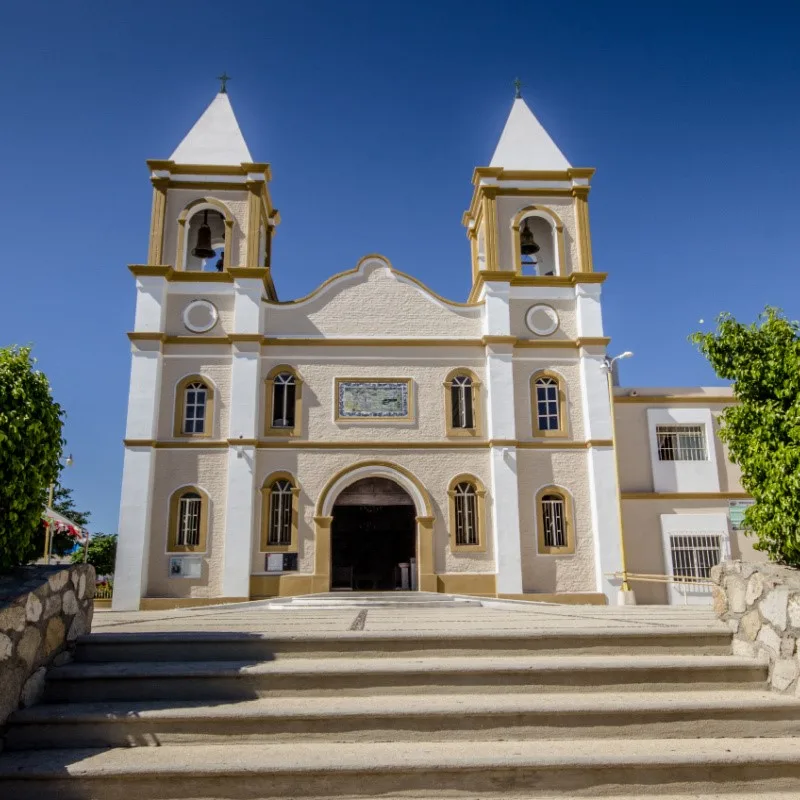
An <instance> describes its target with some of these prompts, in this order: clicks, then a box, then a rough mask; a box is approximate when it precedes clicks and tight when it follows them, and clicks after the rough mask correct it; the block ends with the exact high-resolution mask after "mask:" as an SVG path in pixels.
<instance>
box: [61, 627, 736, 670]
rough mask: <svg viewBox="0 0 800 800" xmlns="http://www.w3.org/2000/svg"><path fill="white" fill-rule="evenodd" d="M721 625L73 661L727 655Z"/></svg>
mask: <svg viewBox="0 0 800 800" xmlns="http://www.w3.org/2000/svg"><path fill="white" fill-rule="evenodd" d="M730 646H731V634H730V631H729V630H727V628H724V627H721V626H720V627H719V628H716V629H714V628H711V627H709V628H708V629H705V630H703V629H699V630H698V629H688V628H687V629H679V628H675V629H670V630H663V631H658V632H654V631H653V630H652V629H650V630H644V629H641V630H638V629H635V628H627V629H624V630H601V631H598V630H593V629H589V628H583V629H582V628H578V627H575V628H572V627H566V626H565V628H564V629H563V630H561V631H552V630H551V631H534V632H530V631H526V632H522V633H513V634H512V633H508V632H505V631H504V632H501V633H498V634H496V635H492V634H490V633H480V634H474V633H471V632H463V633H462V632H456V633H454V632H452V631H449V632H447V633H441V632H440V631H436V630H432V631H428V632H425V633H420V632H402V633H391V634H386V633H371V632H368V631H367V632H365V631H344V632H342V631H336V632H335V633H307V634H296V635H282V636H262V635H259V634H253V633H198V632H194V633H173V632H169V633H166V632H165V633H97V634H92V635H91V636H86V637H81V638H80V639H79V640H78V643H77V648H76V660H78V661H96V662H101V661H107V662H120V661H182V660H190V661H233V660H239V661H248V660H252V661H266V660H270V659H274V658H278V657H280V658H300V657H302V658H320V657H326V658H332V657H350V656H353V655H359V656H369V657H390V656H400V655H407V656H428V655H439V656H441V655H460V656H468V655H474V656H481V655H483V656H486V655H492V656H502V655H512V654H516V655H519V654H521V653H536V654H539V655H545V654H561V653H573V654H587V655H589V654H614V653H620V652H627V653H631V654H633V653H665V654H666V653H669V654H675V653H691V654H696V655H700V654H706V655H712V654H720V655H722V654H725V653H729V652H730Z"/></svg>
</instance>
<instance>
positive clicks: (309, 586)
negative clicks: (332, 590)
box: [250, 572, 328, 600]
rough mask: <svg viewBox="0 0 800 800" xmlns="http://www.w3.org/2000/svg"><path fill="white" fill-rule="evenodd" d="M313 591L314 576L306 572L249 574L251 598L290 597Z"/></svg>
mask: <svg viewBox="0 0 800 800" xmlns="http://www.w3.org/2000/svg"><path fill="white" fill-rule="evenodd" d="M314 591H315V589H314V576H313V575H309V574H307V573H302V572H298V573H295V574H288V573H284V574H283V575H251V576H250V597H251V598H252V599H253V600H260V599H262V598H265V597H292V596H294V595H299V594H312V593H313V592H314ZM317 591H328V590H327V589H320V590H317Z"/></svg>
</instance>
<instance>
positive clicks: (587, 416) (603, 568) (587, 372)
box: [580, 348, 622, 604]
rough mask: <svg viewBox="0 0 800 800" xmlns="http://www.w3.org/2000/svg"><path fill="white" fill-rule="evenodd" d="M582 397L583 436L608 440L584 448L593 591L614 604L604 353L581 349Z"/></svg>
mask: <svg viewBox="0 0 800 800" xmlns="http://www.w3.org/2000/svg"><path fill="white" fill-rule="evenodd" d="M580 372H581V399H582V405H583V419H584V426H585V430H586V438H587V439H590V440H595V441H597V440H600V441H602V442H607V444H602V445H599V446H594V447H590V448H589V450H588V451H587V454H586V458H587V465H586V466H587V471H588V476H589V504H590V507H591V515H592V531H593V533H594V536H593V538H594V565H595V583H596V591H598V592H603V593H604V594H605V595H606V597H608V599H609V602H610V603H612V604H614V603H616V596H617V590H618V588H619V586H618V584H619V581H616V582H615V583H612V581H611V580H609V579H608V578H607V577H606V574H607V573H612V572H620V571H621V570H622V554H621V551H620V518H619V501H618V494H619V485H618V483H617V472H616V468H615V463H614V460H615V459H616V457H617V456H616V452H615V449H614V447H613V444H612V436H613V429H612V426H611V414H612V408H611V403H610V400H609V396H608V377H607V375H606V370H605V356H604V354H602V353H589V352H587V348H583V349H582V350H581V357H580Z"/></svg>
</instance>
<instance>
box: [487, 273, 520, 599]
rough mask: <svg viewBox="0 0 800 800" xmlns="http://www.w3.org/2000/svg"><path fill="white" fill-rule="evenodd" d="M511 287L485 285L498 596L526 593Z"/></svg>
mask: <svg viewBox="0 0 800 800" xmlns="http://www.w3.org/2000/svg"><path fill="white" fill-rule="evenodd" d="M509 293H510V287H509V285H508V284H507V283H500V282H488V283H487V284H486V306H485V312H484V313H485V315H486V316H485V317H484V332H485V334H486V335H485V336H484V342H485V344H486V417H487V427H488V436H489V439H491V440H492V441H493V444H492V447H491V450H490V459H491V461H490V474H491V507H492V537H493V541H494V556H495V562H496V565H497V591H498V593H504V594H521V593H522V550H521V544H520V528H519V482H518V479H517V448H516V440H517V426H516V416H515V409H514V372H513V366H514V364H513V359H514V344H513V342H514V338H513V337H512V336H511V318H510V313H509Z"/></svg>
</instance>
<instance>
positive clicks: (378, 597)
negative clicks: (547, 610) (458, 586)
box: [265, 592, 482, 610]
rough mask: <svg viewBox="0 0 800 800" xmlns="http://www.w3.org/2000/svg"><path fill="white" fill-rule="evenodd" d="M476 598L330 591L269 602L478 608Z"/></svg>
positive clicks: (284, 606)
mask: <svg viewBox="0 0 800 800" xmlns="http://www.w3.org/2000/svg"><path fill="white" fill-rule="evenodd" d="M481 605H482V602H481V600H480V599H479V598H477V597H461V596H456V595H452V594H438V593H436V592H328V593H325V594H308V595H299V596H296V597H280V598H275V599H273V600H269V601H267V602H266V604H265V607H266V608H268V609H272V610H281V609H309V608H329V609H337V608H391V607H402V608H406V609H408V608H414V609H417V608H479V607H480V606H481Z"/></svg>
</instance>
